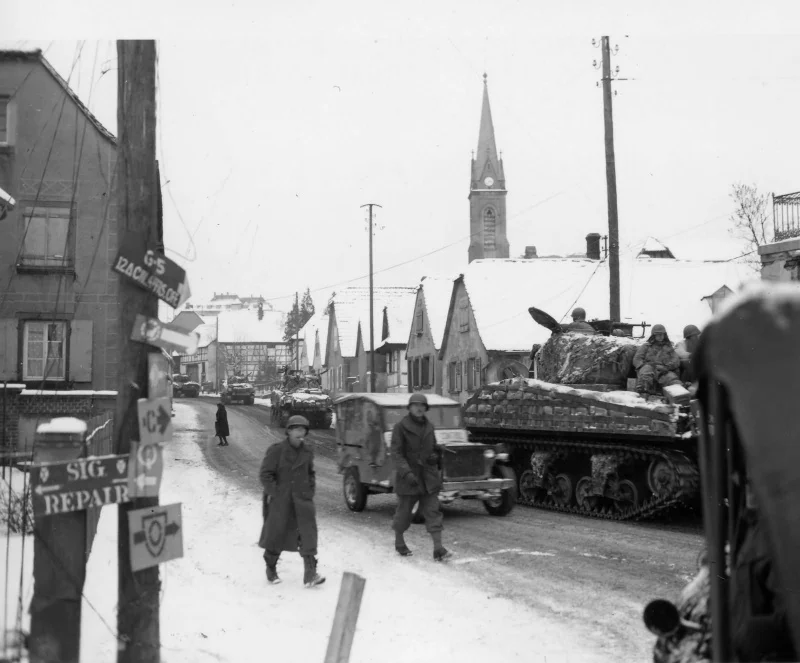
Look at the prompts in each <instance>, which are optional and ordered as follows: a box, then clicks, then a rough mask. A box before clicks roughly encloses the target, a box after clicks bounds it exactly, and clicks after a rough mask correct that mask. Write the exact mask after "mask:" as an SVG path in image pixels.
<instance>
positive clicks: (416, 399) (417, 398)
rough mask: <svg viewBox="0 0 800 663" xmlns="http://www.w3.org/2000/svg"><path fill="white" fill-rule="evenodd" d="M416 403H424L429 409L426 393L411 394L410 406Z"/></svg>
mask: <svg viewBox="0 0 800 663" xmlns="http://www.w3.org/2000/svg"><path fill="white" fill-rule="evenodd" d="M414 403H419V404H420V405H424V406H425V409H426V410H427V409H428V407H429V406H428V399H427V397H426V396H425V394H411V397H410V398H409V399H408V405H409V407H410V406H411V405H413V404H414Z"/></svg>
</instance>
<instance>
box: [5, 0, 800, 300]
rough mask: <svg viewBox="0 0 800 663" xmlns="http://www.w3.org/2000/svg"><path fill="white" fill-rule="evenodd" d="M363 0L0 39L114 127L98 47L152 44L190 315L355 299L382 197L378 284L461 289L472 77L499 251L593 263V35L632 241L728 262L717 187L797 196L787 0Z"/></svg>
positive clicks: (50, 29)
mask: <svg viewBox="0 0 800 663" xmlns="http://www.w3.org/2000/svg"><path fill="white" fill-rule="evenodd" d="M378 4H380V3H361V2H351V1H350V0H339V1H338V2H335V3H331V2H319V3H276V2H256V1H253V2H226V3H224V7H225V8H224V9H223V8H221V7H222V5H221V4H220V3H213V6H214V7H215V8H214V9H211V7H212V3H210V2H200V3H196V2H193V3H189V2H186V3H176V5H177V6H170V7H167V6H166V5H167V3H163V2H162V3H155V2H152V1H151V0H146V1H143V2H137V3H125V5H122V4H121V3H119V6H120V7H121V9H120V10H119V11H118V12H117V13H116V14H114V13H113V12H112V13H109V7H112V6H114V5H113V4H110V3H108V2H103V3H101V2H99V1H95V0H92V1H91V2H71V3H60V4H56V3H51V2H44V1H43V0H14V2H12V4H11V7H10V12H9V11H7V10H5V9H4V19H3V22H4V26H3V32H2V36H3V37H4V38H5V37H8V38H9V39H7V40H6V41H4V42H2V45H3V47H6V48H8V47H15V48H26V49H27V48H36V47H39V48H42V49H43V50H46V57H47V58H48V60H49V61H50V62H51V63H52V64H53V65H54V66H55V68H56V69H57V70H58V71H59V72H60V73H61V74H62V75H63V76H64V77H65V78H70V83H71V85H72V86H73V87H74V88H75V89H76V90H78V92H79V94H80V96H81V98H82V99H83V100H84V101H86V102H88V104H89V106H90V107H91V109H92V110H93V112H95V113H96V114H97V116H98V117H99V118H100V120H101V121H102V122H103V123H104V124H105V125H106V126H107V127H108V128H109V129H110V130H111V131H112V132H113V133H115V134H116V133H117V131H116V94H117V90H116V70H115V68H116V45H115V43H114V42H113V41H111V40H110V39H112V38H115V37H120V36H128V37H142V36H147V35H151V36H155V37H157V38H158V39H159V42H158V49H159V63H158V77H159V78H158V83H159V89H158V155H157V156H158V158H159V160H160V162H161V173H162V180H164V181H166V183H165V184H164V187H163V192H164V203H165V208H164V214H165V232H166V243H167V246H168V249H169V251H168V255H170V256H171V257H172V258H173V259H176V260H177V261H178V262H179V263H180V264H181V265H183V266H184V267H185V268H186V269H187V271H188V273H189V279H190V284H191V287H192V291H193V293H194V294H195V299H198V300H199V299H204V298H207V297H210V296H211V294H212V293H213V292H215V291H216V292H221V291H235V292H238V293H239V294H242V295H247V294H251V293H252V294H256V293H258V294H262V295H264V296H265V297H268V298H280V297H282V296H284V295H290V294H291V295H292V297H293V293H294V291H295V290H301V291H302V290H303V289H305V288H306V287H310V288H311V289H312V291H317V290H319V292H318V294H317V297H315V302H316V303H317V304H318V305H319V304H321V303H323V302H324V297H325V296H326V294H327V293H328V292H329V290H330V288H327V289H326V290H322V289H323V288H326V286H331V285H334V284H339V283H341V282H346V281H350V280H352V279H358V278H359V277H364V278H361V280H358V281H354V282H353V284H356V285H367V284H368V280H367V278H366V275H367V273H368V235H367V232H366V218H367V212H366V209H361V208H360V206H361V205H364V204H365V203H370V202H375V203H379V204H381V205H382V206H383V207H382V209H376V233H375V237H374V264H375V269H376V270H386V271H382V272H379V273H378V274H376V277H375V282H376V285H411V284H415V283H417V282H418V281H419V278H420V277H421V276H423V275H425V274H433V273H437V274H453V275H457V274H458V272H459V270H461V269H462V268H463V267H464V266H465V265H466V264H467V247H468V244H469V242H468V238H467V237H468V235H469V203H468V200H467V195H468V193H469V173H470V170H469V166H470V157H471V151H472V150H475V149H476V147H477V140H478V125H479V119H480V110H481V95H482V86H483V79H482V77H483V73H484V72H486V73H487V74H488V84H489V95H490V101H491V106H492V114H493V119H494V126H495V135H496V138H497V145H498V148H499V149H500V150H501V151H502V153H503V159H504V165H505V173H506V181H507V188H508V197H507V213H508V217H507V218H508V238H509V241H510V244H511V256H512V257H515V256H518V255H520V254H522V253H523V252H524V250H525V246H526V245H535V246H536V247H537V249H538V251H539V254H540V255H544V254H553V253H557V254H565V253H574V252H581V251H583V250H585V239H584V238H585V235H586V234H587V233H589V232H599V233H601V234H606V233H607V227H608V226H607V224H608V217H607V202H606V180H605V156H604V142H603V102H602V92H601V89H600V88H599V87H597V86H596V83H597V81H599V79H600V72H599V71H598V70H596V69H594V68H593V67H592V62H593V60H597V61H598V63H599V60H600V57H601V54H600V50H599V49H598V48H594V47H593V46H592V38H596V39H597V40H598V41H599V38H600V36H601V35H602V34H610V35H611V43H612V45H614V44H616V45H619V52H618V54H617V55H616V56H613V58H612V66H614V67H616V66H617V65H618V66H619V68H620V74H619V75H620V77H621V78H628V79H630V80H627V81H621V82H618V83H616V84H615V85H614V89H615V90H616V91H617V93H618V94H617V96H615V97H614V99H613V102H614V131H615V147H616V162H617V190H618V198H619V221H620V241H621V246H622V247H623V249H626V248H629V249H630V248H635V247H637V246H640V245H641V244H642V243H643V242H644V240H645V239H646V238H647V237H648V236H654V237H657V238H659V239H661V240H662V241H663V242H664V243H666V244H667V245H669V246H670V248H671V249H672V250H673V252H674V253H675V255H676V256H677V257H680V258H714V259H725V258H731V257H734V256H736V255H738V254H740V253H742V252H743V250H746V249H743V247H742V244H741V243H740V242H738V241H736V240H734V239H733V238H732V237H731V236H730V234H729V232H728V229H729V227H730V222H729V221H728V217H729V215H730V212H731V209H732V202H731V200H730V198H729V193H730V188H731V185H732V184H733V183H734V182H739V181H742V182H745V183H753V184H756V185H757V186H758V187H759V189H761V190H762V191H764V192H775V193H778V194H780V193H787V192H790V191H796V190H798V189H800V172H799V171H798V162H797V160H798V157H797V155H798V154H800V131H798V127H799V124H800V123H798V108H799V107H800V103H798V102H800V38H798V34H797V30H796V29H795V28H797V26H798V25H800V24H798V22H797V19H798V17H800V11H798V9H797V8H796V7H795V5H791V4H789V3H758V4H756V3H741V2H727V3H724V4H719V3H711V2H709V3H702V4H700V3H672V4H671V5H670V7H671V8H672V9H671V12H670V13H669V14H665V13H655V12H650V13H647V12H646V11H645V10H641V11H640V13H639V14H638V15H632V14H631V13H630V12H626V13H622V12H620V11H619V8H620V7H624V5H607V4H606V5H604V4H602V3H597V2H580V3H571V4H559V3H553V2H547V3H532V2H500V1H497V0H494V1H493V2H482V3H481V2H476V1H462V2H458V3H451V2H447V3H445V2H441V3H434V2H428V3H424V2H404V3H402V4H397V3H395V5H394V7H393V8H392V9H391V10H386V11H385V10H378V11H376V9H375V7H376V6H377V5H378ZM557 4H558V7H563V8H561V9H554V7H555V6H556V5H557ZM651 4H653V6H655V3H651ZM658 4H659V5H661V4H662V3H658ZM695 5H696V6H695ZM627 6H628V7H641V6H642V5H641V4H639V3H636V4H635V5H634V4H633V3H628V5H627ZM697 6H699V7H700V9H697ZM567 7H569V8H570V9H567ZM614 9H617V11H616V12H615V11H614ZM662 11H663V10H662ZM9 16H10V17H11V18H10V22H9V20H8V19H9ZM615 16H618V17H620V18H619V20H616V19H615V20H611V21H610V19H614V17H615ZM609 21H610V22H609ZM9 26H10V28H9ZM793 30H794V32H795V34H791V32H792V31H793ZM626 35H628V36H627V37H626ZM84 37H88V38H90V39H88V40H87V41H86V42H85V43H84V44H83V48H82V50H81V52H80V59H79V61H78V64H77V66H76V67H75V70H74V72H73V73H72V76H71V77H70V70H71V68H72V65H73V62H74V61H75V58H76V53H77V52H78V49H79V48H80V43H81V42H77V41H74V40H75V39H76V38H84ZM53 39H57V40H58V41H55V42H53V41H51V40H53ZM95 39H100V40H99V41H95ZM106 70H107V71H106ZM93 72H94V74H93ZM103 72H105V73H103ZM90 94H91V100H90V99H89V97H90ZM443 247H447V248H443ZM434 251H435V253H432V252H434ZM424 254H431V255H428V256H427V257H425V258H421V257H420V256H423V255H424ZM398 263H405V264H403V265H401V266H400V267H397V268H394V269H387V268H390V267H392V266H394V265H397V264H398ZM273 304H274V307H275V308H276V309H279V310H280V309H285V308H288V307H289V306H290V301H289V300H288V299H285V298H284V299H276V301H274V302H273Z"/></svg>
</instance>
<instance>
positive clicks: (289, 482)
mask: <svg viewBox="0 0 800 663" xmlns="http://www.w3.org/2000/svg"><path fill="white" fill-rule="evenodd" d="M309 427H310V424H309V422H308V419H306V418H305V417H302V416H299V415H295V416H293V417H290V418H289V421H288V422H287V424H286V439H285V440H283V441H282V442H276V443H275V444H273V445H271V446H270V447H269V448H268V449H267V452H266V454H264V460H263V461H262V462H261V469H260V471H259V478H260V479H261V485H262V486H263V487H264V497H265V502H264V504H263V506H262V508H263V512H264V513H265V519H264V526H263V529H262V531H261V539H260V541H259V545H260V546H261V547H262V548H264V560H265V561H266V563H267V580H268V581H269V582H270V583H273V584H274V583H278V582H280V578H279V577H278V572H277V564H278V558H279V557H280V555H281V553H282V552H283V551H289V552H297V551H299V552H300V555H301V556H302V557H303V563H304V568H305V574H304V577H303V584H304V585H305V586H306V587H314V586H315V585H320V584H322V583H323V582H325V578H323V577H322V576H320V575H319V574H317V559H316V554H317V514H316V509H315V507H314V491H315V489H316V473H315V472H314V452H313V451H312V449H311V447H310V446H308V445H307V444H306V443H305V441H304V438H305V437H306V435H307V434H308V429H309Z"/></svg>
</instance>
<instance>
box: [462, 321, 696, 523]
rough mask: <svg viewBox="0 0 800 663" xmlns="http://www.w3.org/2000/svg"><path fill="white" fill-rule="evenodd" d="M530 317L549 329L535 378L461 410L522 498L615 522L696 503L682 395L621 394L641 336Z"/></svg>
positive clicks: (504, 384) (488, 388)
mask: <svg viewBox="0 0 800 663" xmlns="http://www.w3.org/2000/svg"><path fill="white" fill-rule="evenodd" d="M529 312H530V314H531V316H532V317H533V318H534V320H536V321H537V322H538V323H540V324H542V325H543V326H546V327H547V328H548V329H550V330H551V332H552V335H551V337H550V338H549V339H548V340H547V342H546V343H545V344H544V345H543V346H542V347H541V349H540V350H539V351H538V353H537V358H536V376H537V377H536V378H514V379H508V380H502V381H500V382H496V383H493V384H488V385H485V386H483V387H481V388H480V389H479V390H478V391H477V392H476V393H475V394H474V395H473V396H472V397H471V398H470V399H469V400H468V401H467V402H466V404H465V406H464V414H465V421H466V425H467V428H468V429H469V431H470V432H471V434H472V436H473V439H475V440H477V441H482V442H485V443H489V444H500V443H502V444H504V445H505V446H506V447H507V448H508V449H509V453H510V454H511V460H512V464H513V466H514V468H515V470H516V472H517V475H518V476H519V501H520V502H521V503H523V504H526V505H530V506H534V507H539V508H544V509H550V510H556V511H563V512H568V513H576V514H582V515H586V516H592V517H598V518H608V519H617V520H625V519H640V518H645V517H650V516H653V515H655V514H657V513H661V512H664V511H665V510H667V509H671V508H675V507H682V506H685V505H695V504H696V503H697V499H698V487H699V470H698V465H697V427H696V425H695V419H694V416H693V414H692V411H691V407H690V404H689V402H688V400H689V399H688V395H689V392H688V391H687V390H686V389H685V388H684V387H677V386H676V387H675V388H672V387H668V388H667V390H668V391H667V392H664V393H662V394H657V395H651V396H648V397H642V396H640V395H639V394H637V393H635V392H632V391H627V385H628V379H629V378H630V377H631V376H632V375H633V374H634V373H633V370H632V361H633V355H634V354H635V352H636V348H637V347H638V346H639V345H640V344H641V343H643V342H644V340H643V336H642V337H640V338H634V337H633V333H632V329H633V327H634V326H632V325H624V324H619V323H615V324H611V323H608V324H606V323H607V322H608V321H603V322H602V323H601V324H598V325H597V327H596V329H597V331H598V333H596V334H594V335H591V334H588V335H587V334H581V333H570V332H564V330H563V328H562V327H561V325H559V324H558V323H557V322H556V321H555V320H554V319H553V318H552V317H550V316H549V315H548V314H547V313H545V312H543V311H540V310H539V309H536V308H533V307H532V308H531V309H529ZM590 324H593V323H591V322H590ZM642 327H643V328H644V325H642Z"/></svg>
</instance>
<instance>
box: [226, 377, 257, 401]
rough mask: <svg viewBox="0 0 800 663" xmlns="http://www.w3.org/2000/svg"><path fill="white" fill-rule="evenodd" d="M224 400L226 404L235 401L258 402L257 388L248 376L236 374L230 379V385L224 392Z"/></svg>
mask: <svg viewBox="0 0 800 663" xmlns="http://www.w3.org/2000/svg"><path fill="white" fill-rule="evenodd" d="M222 402H223V403H224V404H225V405H229V404H230V403H233V402H239V403H242V404H244V405H252V404H253V403H255V402H256V389H255V387H254V386H253V385H252V384H250V383H249V382H248V381H247V379H246V378H244V377H242V376H241V375H234V376H232V377H231V378H230V379H229V380H228V386H227V387H226V388H225V391H223V392H222Z"/></svg>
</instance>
